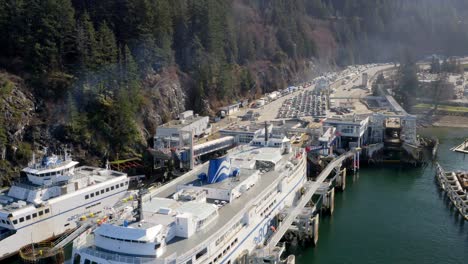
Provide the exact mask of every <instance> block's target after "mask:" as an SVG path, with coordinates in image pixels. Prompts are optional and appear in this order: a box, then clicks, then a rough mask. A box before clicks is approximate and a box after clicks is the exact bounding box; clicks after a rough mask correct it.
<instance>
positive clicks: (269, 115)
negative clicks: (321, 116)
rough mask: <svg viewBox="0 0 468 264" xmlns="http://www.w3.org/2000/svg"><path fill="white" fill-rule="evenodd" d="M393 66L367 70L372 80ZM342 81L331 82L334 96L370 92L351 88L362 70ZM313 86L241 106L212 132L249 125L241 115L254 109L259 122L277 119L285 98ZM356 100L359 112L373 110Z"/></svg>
mask: <svg viewBox="0 0 468 264" xmlns="http://www.w3.org/2000/svg"><path fill="white" fill-rule="evenodd" d="M391 67H393V65H390V64H386V65H382V66H376V67H372V68H369V69H367V70H365V72H367V73H368V74H369V79H370V80H371V79H372V77H373V76H374V75H375V74H376V73H377V72H379V71H381V70H385V69H388V68H391ZM342 81H343V79H342V78H339V79H338V80H337V81H336V82H334V83H332V84H331V86H333V87H336V92H335V94H334V95H333V96H336V97H363V96H366V95H369V94H370V92H369V91H367V90H364V89H351V88H352V87H353V86H355V85H359V84H361V82H362V72H359V73H358V74H357V76H356V77H355V78H354V79H353V80H352V81H350V82H348V83H347V84H345V85H342ZM313 88H314V86H310V87H307V88H306V89H303V90H298V91H296V92H294V93H291V94H288V95H286V96H283V97H280V98H278V99H277V100H275V101H273V102H271V103H269V104H266V105H265V106H263V107H261V108H248V107H246V108H241V110H240V111H239V112H237V113H234V114H233V115H231V116H228V117H226V118H224V119H222V120H221V121H219V122H218V123H215V124H213V128H212V133H213V134H215V133H217V132H218V131H219V130H221V129H224V128H226V127H227V126H229V125H230V124H233V123H236V124H238V125H248V124H250V121H241V117H242V116H243V115H245V114H246V113H247V111H249V110H253V111H255V112H258V113H260V117H259V120H258V121H259V122H263V121H270V120H275V119H276V115H277V114H278V110H279V109H280V108H281V106H282V105H283V102H284V101H285V100H287V99H291V98H293V97H294V96H296V95H298V94H299V93H301V92H302V91H304V90H312V89H313ZM354 101H355V102H353V104H354V105H355V110H356V112H357V113H359V114H362V113H369V112H371V111H369V110H368V109H367V107H366V106H365V105H363V104H362V103H360V102H359V101H358V100H354Z"/></svg>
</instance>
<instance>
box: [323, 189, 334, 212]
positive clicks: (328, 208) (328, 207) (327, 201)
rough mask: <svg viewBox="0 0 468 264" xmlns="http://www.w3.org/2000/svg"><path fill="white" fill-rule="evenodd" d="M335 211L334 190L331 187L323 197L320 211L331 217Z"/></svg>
mask: <svg viewBox="0 0 468 264" xmlns="http://www.w3.org/2000/svg"><path fill="white" fill-rule="evenodd" d="M334 209H335V188H334V187H332V188H331V189H330V190H328V191H327V193H326V194H325V195H324V196H323V204H322V210H323V211H325V212H326V213H328V214H330V215H332V214H333V211H334Z"/></svg>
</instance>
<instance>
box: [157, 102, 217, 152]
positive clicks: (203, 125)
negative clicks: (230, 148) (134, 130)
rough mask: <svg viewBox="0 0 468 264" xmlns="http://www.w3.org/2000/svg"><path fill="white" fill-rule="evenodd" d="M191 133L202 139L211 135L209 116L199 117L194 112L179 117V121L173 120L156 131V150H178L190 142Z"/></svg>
mask: <svg viewBox="0 0 468 264" xmlns="http://www.w3.org/2000/svg"><path fill="white" fill-rule="evenodd" d="M190 133H193V136H194V137H201V136H203V135H208V134H210V133H211V125H210V122H209V117H208V116H199V115H198V114H194V113H193V111H192V110H189V111H185V112H183V113H181V114H180V115H179V119H178V120H171V121H169V122H167V123H165V124H163V125H161V126H159V127H158V128H157V129H156V135H155V136H154V147H155V149H163V148H173V147H175V148H177V147H179V146H180V145H181V142H182V141H187V140H189V137H190Z"/></svg>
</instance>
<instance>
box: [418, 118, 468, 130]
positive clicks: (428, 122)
mask: <svg viewBox="0 0 468 264" xmlns="http://www.w3.org/2000/svg"><path fill="white" fill-rule="evenodd" d="M417 117H418V119H419V120H418V125H417V126H418V128H427V127H447V128H468V117H464V116H447V115H437V116H429V117H428V116H422V115H417Z"/></svg>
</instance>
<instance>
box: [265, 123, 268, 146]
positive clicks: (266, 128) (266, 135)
mask: <svg viewBox="0 0 468 264" xmlns="http://www.w3.org/2000/svg"><path fill="white" fill-rule="evenodd" d="M267 142H268V124H267V122H266V121H265V145H266V144H267Z"/></svg>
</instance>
